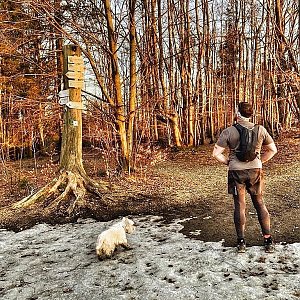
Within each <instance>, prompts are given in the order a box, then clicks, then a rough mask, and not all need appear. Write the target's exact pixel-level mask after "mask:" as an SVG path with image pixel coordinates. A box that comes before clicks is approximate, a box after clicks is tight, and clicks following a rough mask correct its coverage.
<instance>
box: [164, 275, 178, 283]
mask: <svg viewBox="0 0 300 300" xmlns="http://www.w3.org/2000/svg"><path fill="white" fill-rule="evenodd" d="M163 280H165V281H166V282H168V283H172V284H174V283H176V279H175V278H172V277H171V276H165V277H164V278H163Z"/></svg>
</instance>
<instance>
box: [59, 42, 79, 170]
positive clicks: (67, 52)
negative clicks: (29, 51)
mask: <svg viewBox="0 0 300 300" xmlns="http://www.w3.org/2000/svg"><path fill="white" fill-rule="evenodd" d="M63 57H64V64H63V75H64V92H65V94H66V95H67V94H68V95H69V99H68V98H67V97H66V98H65V102H66V103H65V105H64V116H63V121H64V123H63V132H62V146H61V155H60V168H61V169H64V170H68V171H73V169H74V168H75V169H78V168H81V169H82V170H83V165H82V100H81V88H82V84H83V61H82V57H81V50H80V48H79V47H78V46H75V45H66V46H64V47H63Z"/></svg>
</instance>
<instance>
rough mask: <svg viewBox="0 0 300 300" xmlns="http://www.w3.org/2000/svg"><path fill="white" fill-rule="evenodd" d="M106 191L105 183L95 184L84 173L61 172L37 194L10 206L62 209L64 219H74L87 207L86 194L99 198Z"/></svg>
mask: <svg viewBox="0 0 300 300" xmlns="http://www.w3.org/2000/svg"><path fill="white" fill-rule="evenodd" d="M107 190H108V186H107V185H106V184H105V183H102V184H100V183H97V182H96V181H94V180H92V179H91V178H89V177H88V176H87V175H86V174H85V172H84V171H81V172H79V171H61V172H60V174H59V176H58V177H57V178H54V179H53V180H52V181H51V182H50V183H48V184H47V185H46V186H44V187H43V188H41V189H40V190H39V191H38V192H37V193H35V194H33V195H29V196H27V197H26V198H24V199H22V200H20V201H18V202H16V203H15V204H13V205H12V208H14V209H30V208H31V207H32V208H33V207H35V208H36V207H39V208H40V209H43V210H45V211H49V212H50V211H59V210H61V208H62V207H63V214H64V215H65V216H66V217H74V216H75V215H76V214H77V213H79V212H80V209H84V208H86V207H89V204H88V200H87V195H86V194H87V192H89V193H91V194H94V195H95V196H96V197H99V198H101V197H102V194H103V192H105V191H107Z"/></svg>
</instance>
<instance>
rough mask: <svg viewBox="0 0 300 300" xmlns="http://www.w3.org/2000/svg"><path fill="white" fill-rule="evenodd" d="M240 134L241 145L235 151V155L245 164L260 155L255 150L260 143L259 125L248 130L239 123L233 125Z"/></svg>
mask: <svg viewBox="0 0 300 300" xmlns="http://www.w3.org/2000/svg"><path fill="white" fill-rule="evenodd" d="M233 126H234V127H235V128H236V129H237V130H238V132H239V134H240V143H239V146H238V147H237V149H236V150H235V155H236V157H237V158H238V160H240V161H243V162H249V161H252V160H254V159H255V158H256V157H257V155H258V153H257V152H255V148H256V145H257V141H258V129H259V126H258V125H254V127H253V128H251V129H248V128H246V127H244V126H242V125H240V124H239V123H237V124H234V125H233Z"/></svg>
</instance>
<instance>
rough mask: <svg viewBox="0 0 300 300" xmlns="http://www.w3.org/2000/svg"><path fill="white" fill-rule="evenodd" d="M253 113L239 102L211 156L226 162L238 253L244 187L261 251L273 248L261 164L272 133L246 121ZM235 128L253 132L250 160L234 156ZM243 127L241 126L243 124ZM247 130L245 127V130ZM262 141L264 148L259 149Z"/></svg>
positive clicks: (242, 245)
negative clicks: (258, 229) (226, 153)
mask: <svg viewBox="0 0 300 300" xmlns="http://www.w3.org/2000/svg"><path fill="white" fill-rule="evenodd" d="M252 115H253V108H252V105H250V104H249V103H247V102H240V103H239V105H238V108H237V111H236V120H237V124H236V125H233V126H230V127H228V128H226V129H224V130H223V131H222V133H221V135H220V137H219V139H218V141H217V143H216V144H215V147H214V150H213V157H215V158H216V159H217V160H218V161H219V162H221V163H223V164H225V165H228V167H229V170H228V193H229V194H232V195H233V199H234V224H235V229H236V234H237V249H238V252H239V253H243V252H245V251H246V242H245V236H244V233H245V223H246V216H245V210H246V199H245V198H246V191H247V192H248V193H249V194H250V196H251V200H252V203H253V205H254V207H255V209H256V212H257V216H258V220H259V223H260V226H261V230H262V235H263V238H264V246H265V251H266V252H268V253H271V252H274V243H273V240H272V236H271V232H270V216H269V212H268V210H267V208H266V206H265V204H264V201H263V196H262V194H263V188H264V179H263V172H262V164H263V163H265V162H267V161H268V160H269V159H271V158H272V157H273V156H274V155H275V154H276V153H277V148H276V146H275V143H274V141H273V139H272V137H271V136H270V135H269V133H268V132H267V130H266V129H265V128H264V127H263V126H261V125H255V124H253V123H251V122H250V121H249V119H250V117H251V116H252ZM240 125H241V126H240ZM238 127H239V128H242V129H245V128H247V129H249V130H250V134H251V132H252V131H253V134H256V138H255V139H254V141H255V143H256V145H255V147H254V149H255V153H256V157H255V158H254V159H253V160H248V161H241V160H239V159H238V158H237V154H238V153H237V150H238V149H239V148H240V147H239V145H240V140H241V139H242V138H241V139H240V137H241V133H240V130H238ZM243 127H244V128H243ZM246 131H247V130H246ZM262 145H264V148H265V152H264V153H263V154H262V155H261V154H260V151H261V148H262ZM226 147H229V150H230V152H229V157H228V158H227V157H226V156H224V155H223V152H224V150H225V148H226Z"/></svg>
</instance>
